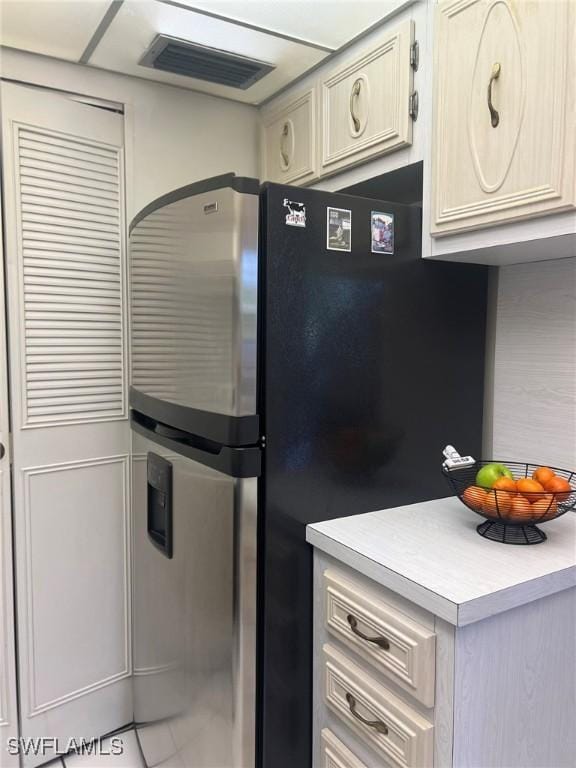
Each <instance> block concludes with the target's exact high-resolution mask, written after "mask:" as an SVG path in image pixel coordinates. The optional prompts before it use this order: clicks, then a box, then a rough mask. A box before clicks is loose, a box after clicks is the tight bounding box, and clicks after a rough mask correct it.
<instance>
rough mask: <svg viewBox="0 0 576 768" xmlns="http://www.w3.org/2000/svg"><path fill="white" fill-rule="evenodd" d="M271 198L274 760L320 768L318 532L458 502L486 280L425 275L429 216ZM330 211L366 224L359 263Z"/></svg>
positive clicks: (277, 767)
mask: <svg viewBox="0 0 576 768" xmlns="http://www.w3.org/2000/svg"><path fill="white" fill-rule="evenodd" d="M263 198H264V200H263V212H265V213H266V220H265V223H264V227H265V230H264V232H263V235H264V247H265V262H266V267H265V274H264V275H263V283H262V294H261V300H262V302H263V305H262V306H263V326H262V335H261V342H262V346H261V354H262V357H261V381H262V385H263V390H262V399H261V414H262V416H263V419H264V421H263V428H264V433H265V435H266V450H265V471H264V475H263V478H262V480H261V485H262V500H263V507H262V508H263V509H264V516H263V523H262V524H263V531H262V534H263V536H262V545H263V549H262V550H261V552H260V556H261V557H262V560H261V561H260V562H261V563H262V567H263V571H262V574H261V575H262V581H261V590H262V592H261V594H262V603H261V610H262V613H261V631H262V635H261V637H262V656H261V670H260V671H261V677H260V685H261V688H260V695H261V716H262V720H263V726H264V728H263V741H262V744H261V749H262V753H261V754H262V765H263V766H264V767H265V768H295V766H298V768H308V766H310V765H311V728H312V724H311V720H312V714H311V707H312V657H311V653H312V553H311V548H310V547H309V546H308V545H307V544H306V541H305V526H306V524H307V523H309V522H314V521H318V520H326V519H330V518H335V517H341V516H344V515H351V514H358V513H362V512H368V511H372V510H375V509H381V508H386V507H394V506H398V505H401V504H409V503H413V502H417V501H421V500H424V499H432V498H439V497H442V496H447V495H449V493H450V491H449V489H448V487H447V486H446V485H445V481H444V479H443V477H442V476H441V474H440V464H441V460H442V455H441V453H442V449H443V448H444V446H445V445H446V444H448V443H451V444H452V445H455V446H456V447H457V448H459V449H461V450H462V451H463V453H464V454H469V453H470V454H472V455H475V456H479V455H480V448H481V435H482V405H483V381H484V344H485V323H486V289H487V270H486V268H484V267H481V266H475V265H460V264H449V263H442V262H434V263H431V262H429V261H424V260H422V259H421V257H420V242H421V230H420V227H421V223H420V209H418V208H414V207H408V206H400V205H394V204H388V203H382V202H377V201H374V200H368V199H362V198H356V197H348V196H344V195H332V194H328V193H321V192H318V191H314V190H305V189H296V188H290V187H282V186H277V185H268V186H267V188H266V190H265V192H264V193H263ZM285 200H289V201H291V202H293V203H297V204H299V205H296V206H292V208H293V209H294V210H299V211H302V206H303V207H305V214H306V225H305V227H302V226H300V227H298V226H290V225H288V224H287V223H286V216H287V214H288V213H289V212H290V210H289V208H288V207H286V205H285V204H284V203H285ZM328 206H333V207H336V208H343V209H347V210H350V211H351V216H352V238H351V250H350V252H347V251H337V250H328V249H327V247H326V244H327V243H326V237H327V231H326V230H327V207H328ZM372 211H379V212H381V213H390V214H393V215H394V230H395V231H394V253H393V254H385V253H372V252H371V213H372ZM292 220H293V221H294V219H292ZM300 221H301V219H300Z"/></svg>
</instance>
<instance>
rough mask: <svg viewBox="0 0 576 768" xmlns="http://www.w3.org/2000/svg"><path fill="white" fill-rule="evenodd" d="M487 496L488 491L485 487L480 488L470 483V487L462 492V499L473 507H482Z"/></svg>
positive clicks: (477, 508)
mask: <svg viewBox="0 0 576 768" xmlns="http://www.w3.org/2000/svg"><path fill="white" fill-rule="evenodd" d="M485 497H486V491H485V490H484V488H479V487H478V486H477V485H469V486H468V488H466V490H465V491H464V493H463V494H462V501H463V502H464V503H465V504H467V505H468V506H469V507H472V509H475V510H479V509H482V503H483V501H484V499H485Z"/></svg>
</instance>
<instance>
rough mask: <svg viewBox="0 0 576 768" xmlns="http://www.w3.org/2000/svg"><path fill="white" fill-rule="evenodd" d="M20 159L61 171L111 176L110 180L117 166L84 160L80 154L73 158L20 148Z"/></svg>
mask: <svg viewBox="0 0 576 768" xmlns="http://www.w3.org/2000/svg"><path fill="white" fill-rule="evenodd" d="M20 157H22V158H26V159H27V160H35V161H38V162H42V163H50V164H51V165H53V166H55V167H61V168H63V169H65V168H72V169H74V170H75V171H78V170H79V169H83V170H86V171H95V172H97V173H101V174H104V175H107V176H112V178H115V177H116V176H117V168H118V166H117V163H115V162H114V161H112V162H109V161H108V160H107V159H104V158H103V160H104V162H102V161H100V160H86V158H82V157H81V153H80V152H77V153H75V156H70V155H68V154H65V153H63V152H59V153H54V152H52V151H51V152H46V151H43V150H41V149H32V148H26V147H22V148H21V152H20Z"/></svg>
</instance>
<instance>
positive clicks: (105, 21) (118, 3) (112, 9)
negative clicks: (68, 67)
mask: <svg viewBox="0 0 576 768" xmlns="http://www.w3.org/2000/svg"><path fill="white" fill-rule="evenodd" d="M123 3H124V0H112V2H111V3H110V5H109V6H108V8H107V9H106V13H105V14H104V16H102V20H101V21H100V24H98V26H97V27H96V30H95V32H94V34H93V35H92V37H91V38H90V40H89V42H88V45H87V46H86V48H85V49H84V53H83V54H82V56H80V58H79V59H78V63H79V64H87V63H88V61H89V60H90V57H91V56H92V54H93V53H94V51H95V50H96V47H97V45H98V43H99V42H100V40H102V38H103V37H104V35H105V34H106V31H107V30H108V27H109V26H110V24H112V22H113V20H114V17H115V16H116V14H117V13H118V11H119V10H120V8H121V7H122V4H123Z"/></svg>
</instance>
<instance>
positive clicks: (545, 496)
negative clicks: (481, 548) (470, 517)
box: [442, 460, 576, 544]
mask: <svg viewBox="0 0 576 768" xmlns="http://www.w3.org/2000/svg"><path fill="white" fill-rule="evenodd" d="M494 463H501V464H504V465H505V466H506V467H507V468H508V469H509V470H510V471H511V472H512V475H513V477H514V481H518V480H521V479H523V478H532V473H533V472H535V471H536V470H537V469H539V468H540V467H541V465H540V464H529V463H524V462H516V461H506V462H497V461H495V460H492V461H476V462H474V464H473V465H472V466H466V467H458V468H453V469H449V468H447V467H446V466H443V467H442V474H443V475H444V477H445V478H446V479H447V481H448V483H449V484H450V485H451V486H452V489H453V491H454V493H455V494H456V496H458V498H459V499H460V501H461V502H462V503H463V504H464V505H465V506H467V507H468V509H471V510H472V511H473V512H476V514H478V515H480V516H481V517H484V518H486V521H485V522H484V523H481V524H480V525H479V526H478V527H477V528H476V530H477V531H478V533H479V534H480V535H481V536H484V537H485V538H487V539H490V540H492V541H499V542H501V543H503V544H540V543H541V542H543V541H545V540H546V538H547V537H546V534H545V533H544V531H542V530H540V528H538V527H537V524H539V523H544V522H548V521H550V520H554V519H555V518H557V517H560V516H561V515H564V514H565V513H566V512H569V511H570V510H573V509H574V508H575V507H576V488H574V483H573V480H574V478H575V475H576V472H570V471H569V470H566V469H559V468H557V467H550V468H549V469H551V470H552V471H553V472H554V474H555V475H556V476H557V477H561V478H564V480H566V481H567V482H568V483H569V484H570V485H571V486H572V488H571V491H570V492H568V491H567V490H565V491H562V492H552V491H546V490H544V491H535V492H532V491H522V492H520V491H518V490H515V491H512V490H501V489H495V488H483V487H480V486H478V485H476V475H477V473H478V471H479V470H480V469H481V468H482V467H484V466H486V465H487V464H494Z"/></svg>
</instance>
